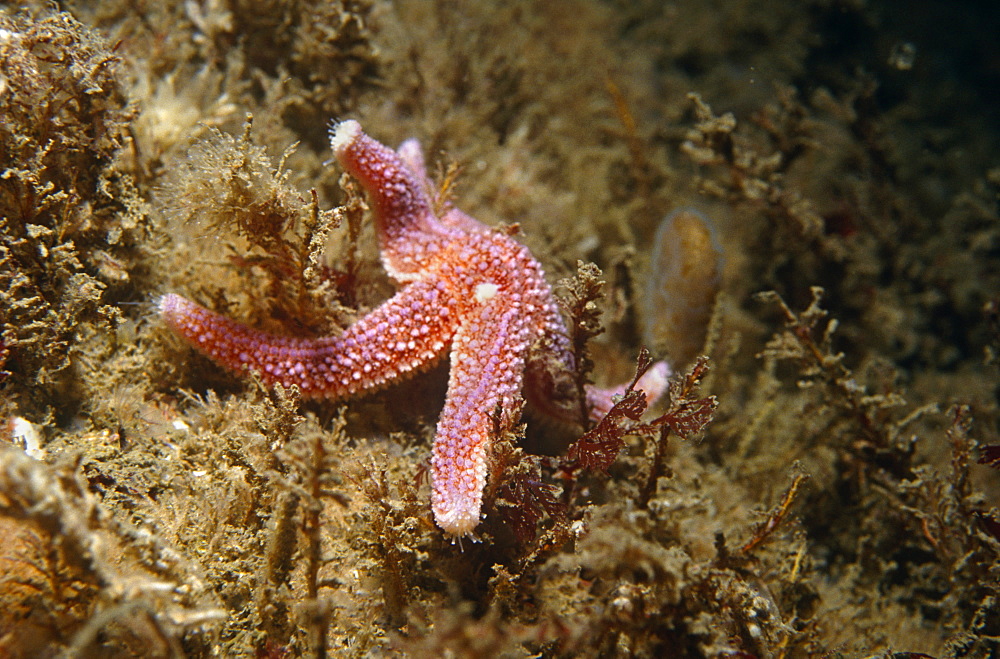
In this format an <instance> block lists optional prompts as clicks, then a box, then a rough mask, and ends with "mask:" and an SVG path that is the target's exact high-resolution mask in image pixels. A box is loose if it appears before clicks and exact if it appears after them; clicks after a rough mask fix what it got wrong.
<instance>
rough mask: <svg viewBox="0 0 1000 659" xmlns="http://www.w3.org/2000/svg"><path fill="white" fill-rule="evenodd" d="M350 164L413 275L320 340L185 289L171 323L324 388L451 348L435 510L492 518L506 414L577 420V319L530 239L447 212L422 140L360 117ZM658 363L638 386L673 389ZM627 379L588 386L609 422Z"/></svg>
mask: <svg viewBox="0 0 1000 659" xmlns="http://www.w3.org/2000/svg"><path fill="white" fill-rule="evenodd" d="M330 141H331V145H332V147H333V151H334V154H335V155H336V156H337V159H338V160H339V161H340V163H341V164H342V165H343V166H344V168H345V169H346V170H347V171H348V172H350V173H351V174H352V175H353V176H354V177H356V178H357V179H358V180H359V181H360V182H361V185H362V186H363V187H364V189H365V190H366V191H367V193H368V196H369V200H370V203H371V207H372V211H373V215H374V218H375V224H376V229H377V233H378V239H379V247H380V250H381V255H382V262H383V265H384V266H385V269H386V271H387V272H388V273H389V275H391V276H392V277H393V278H394V279H396V280H397V281H399V282H400V283H402V284H404V287H403V288H402V289H401V290H400V291H399V292H398V293H396V295H395V296H393V297H392V298H390V299H389V300H387V301H386V302H384V303H383V304H382V305H381V306H379V307H378V308H376V309H375V310H374V311H372V312H371V313H369V314H368V315H366V316H365V317H364V318H362V319H361V320H359V321H358V322H357V323H355V324H354V325H352V326H351V327H349V328H347V329H346V330H345V331H344V332H343V333H342V334H341V335H339V336H329V337H323V338H319V339H301V338H291V337H281V336H275V335H272V334H267V333H264V332H260V331H257V330H254V329H251V328H249V327H246V326H244V325H242V324H239V323H237V322H234V321H232V320H230V319H227V318H225V317H223V316H220V315H219V314H216V313H213V312H211V311H209V310H207V309H205V308H203V307H201V306H199V305H197V304H195V303H193V302H190V301H188V300H187V299H185V298H183V297H180V296H178V295H166V296H164V297H163V298H162V300H161V302H160V311H161V313H162V315H163V318H164V320H165V321H166V322H167V324H168V325H169V326H170V327H171V328H173V330H174V331H176V332H177V333H178V334H180V335H181V336H183V337H184V338H185V339H187V340H188V341H189V342H191V343H192V344H193V345H194V346H195V347H196V348H198V349H199V350H200V351H202V352H203V353H205V354H206V355H208V356H209V357H210V358H212V359H213V360H214V361H216V362H218V363H220V364H222V365H223V366H226V367H228V368H230V369H233V370H243V369H247V370H252V371H257V372H259V373H260V376H261V378H262V379H263V380H264V381H265V382H266V383H268V384H281V385H283V386H285V387H288V386H291V385H295V386H297V387H298V388H299V389H300V390H301V392H302V394H303V395H304V396H307V397H314V398H320V397H325V398H330V399H335V398H344V397H347V396H351V395H354V394H360V393H363V392H370V391H373V390H376V389H379V388H381V387H383V386H384V385H387V384H389V383H391V382H393V381H395V380H399V379H401V378H403V377H406V376H407V375H409V374H410V373H411V372H413V371H416V370H419V369H422V368H426V367H427V366H428V365H430V364H432V363H433V362H435V361H436V360H437V359H439V358H440V357H442V356H444V354H445V351H447V350H449V349H450V360H451V372H450V376H449V383H448V395H447V399H446V401H445V405H444V410H443V411H442V412H441V417H440V420H439V421H438V425H437V435H436V438H435V441H434V451H433V458H432V461H431V467H432V482H433V494H432V502H431V503H432V508H433V511H434V519H435V520H436V522H437V524H438V525H439V526H440V527H441V528H442V529H444V530H445V531H446V532H448V533H450V534H453V535H455V536H466V535H470V534H471V533H472V532H473V530H474V529H475V527H476V526H477V525H478V523H479V519H480V508H481V506H482V493H483V487H484V486H485V483H486V459H487V454H488V451H489V447H490V443H491V442H492V441H493V440H494V439H495V438H494V437H492V436H491V435H492V434H493V428H494V425H495V420H494V418H493V415H494V413H495V411H496V410H498V409H499V410H500V413H501V419H500V420H501V423H503V424H508V423H514V422H515V421H516V419H515V418H512V416H513V415H515V414H517V412H516V410H518V409H519V407H520V406H519V405H517V404H516V403H517V399H518V397H519V396H520V395H521V392H522V389H523V391H524V395H525V396H526V398H527V399H528V401H529V402H531V403H534V404H536V405H537V406H538V407H539V409H542V410H544V411H546V412H547V413H550V414H554V415H556V416H558V417H560V418H563V419H565V420H567V421H574V420H576V419H577V418H578V416H577V410H579V408H580V406H579V401H578V400H577V399H576V396H577V394H576V391H577V390H576V388H575V386H574V381H573V371H574V357H573V353H572V350H571V347H570V342H569V337H568V333H567V330H566V325H565V322H564V321H563V319H562V316H561V315H560V313H559V310H558V307H557V305H556V302H555V298H554V297H553V294H552V290H551V288H550V287H549V285H548V283H547V282H546V281H545V277H544V273H543V272H542V268H541V265H540V264H539V263H538V261H537V260H535V258H534V257H533V256H532V255H531V253H530V252H529V251H528V249H527V248H526V247H525V246H524V245H521V244H520V243H518V242H517V241H515V240H514V239H513V238H511V237H510V236H508V235H507V234H505V233H501V232H498V231H495V230H493V229H490V228H489V227H487V226H485V225H483V224H481V223H479V222H478V221H476V220H475V219H473V218H471V217H469V216H468V215H466V214H464V213H462V212H461V211H459V210H457V209H455V208H450V207H448V208H445V209H444V211H443V213H441V215H440V216H437V215H435V213H434V210H433V208H434V206H433V203H432V199H431V198H430V197H429V195H428V193H427V190H428V189H430V186H429V185H427V175H426V171H425V168H424V163H423V157H422V155H421V152H420V147H419V144H418V143H417V142H416V141H414V140H409V141H407V142H405V143H404V144H403V145H402V146H401V147H400V149H399V151H398V152H397V151H393V150H392V149H390V148H388V147H386V146H384V145H382V144H380V143H379V142H377V141H375V140H374V139H372V138H371V137H369V136H368V135H366V134H365V133H363V132H362V130H361V126H360V125H359V124H358V122H356V121H344V122H342V123H340V124H338V125H336V126H335V127H334V128H333V130H332V131H331V140H330ZM668 375H669V368H668V367H667V365H666V364H665V363H664V362H659V363H657V364H656V365H654V366H653V368H651V369H650V370H649V371H648V372H647V374H646V375H645V376H644V377H643V379H642V380H641V381H640V382H639V383H638V387H639V388H640V389H642V390H644V391H645V392H646V393H647V394H648V395H649V396H650V398H651V399H655V398H657V397H659V395H660V394H661V393H663V391H664V389H665V388H666V382H667V377H668ZM618 391H619V390H617V389H616V390H608V389H598V388H595V387H588V389H587V392H586V394H587V401H586V403H587V406H588V408H589V410H590V413H591V417H592V418H595V419H598V418H600V417H601V416H602V415H603V414H604V413H606V412H607V411H608V409H610V407H611V403H612V395H613V394H615V393H618Z"/></svg>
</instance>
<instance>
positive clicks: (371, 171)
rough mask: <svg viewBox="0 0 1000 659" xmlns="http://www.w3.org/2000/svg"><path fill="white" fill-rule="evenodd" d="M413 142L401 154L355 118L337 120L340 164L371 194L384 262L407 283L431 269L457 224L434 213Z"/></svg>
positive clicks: (336, 150)
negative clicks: (448, 223)
mask: <svg viewBox="0 0 1000 659" xmlns="http://www.w3.org/2000/svg"><path fill="white" fill-rule="evenodd" d="M408 144H409V143H404V148H403V151H402V153H403V155H402V156H401V155H400V153H399V152H396V151H394V150H392V149H390V148H389V147H387V146H385V145H383V144H381V143H379V142H377V141H375V140H373V139H372V138H371V137H369V136H368V135H366V134H365V133H364V132H362V130H361V126H360V125H359V124H358V122H356V121H353V120H348V121H343V122H341V123H339V124H337V125H336V126H334V128H333V130H332V131H331V134H330V145H331V146H332V147H333V152H334V154H335V155H336V156H337V159H338V160H339V161H340V164H341V165H343V167H344V169H346V170H347V171H348V172H350V174H351V175H352V176H354V177H355V178H357V179H358V181H360V182H361V186H362V187H363V188H364V189H365V191H366V192H367V193H368V199H369V201H370V203H371V207H372V213H373V215H374V216H375V227H376V231H377V232H378V237H379V247H380V251H381V254H382V263H383V264H384V265H385V268H386V271H387V272H388V273H389V274H390V275H391V276H392V277H393V278H395V279H397V280H398V281H403V282H407V281H412V280H413V279H414V278H416V277H417V276H419V274H420V273H421V272H424V271H426V270H427V268H428V267H429V265H430V264H431V262H432V261H433V258H434V256H435V255H436V254H437V253H438V252H440V250H441V249H442V248H443V247H444V246H445V245H446V244H447V243H449V242H451V241H453V240H455V238H456V234H455V231H454V229H453V228H449V227H446V226H445V225H443V224H441V222H439V221H438V219H437V218H436V217H434V213H433V211H432V209H431V199H430V196H429V194H428V190H427V186H426V185H425V180H424V178H423V177H424V172H423V158H420V159H419V160H417V159H416V156H415V154H414V153H413V151H414V149H415V145H408ZM411 168H415V169H411Z"/></svg>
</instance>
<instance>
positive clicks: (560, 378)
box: [524, 303, 670, 423]
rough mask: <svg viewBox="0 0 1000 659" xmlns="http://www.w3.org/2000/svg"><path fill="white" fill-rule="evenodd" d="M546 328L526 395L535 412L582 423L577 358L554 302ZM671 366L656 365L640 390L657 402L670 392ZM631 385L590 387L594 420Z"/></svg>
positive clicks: (531, 361) (530, 366)
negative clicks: (668, 384) (574, 377)
mask: <svg viewBox="0 0 1000 659" xmlns="http://www.w3.org/2000/svg"><path fill="white" fill-rule="evenodd" d="M540 317H541V318H542V321H541V324H542V327H543V331H542V336H543V338H544V341H543V343H542V344H541V346H540V347H541V351H540V352H536V353H535V355H534V356H533V358H529V360H528V363H527V367H526V368H527V371H526V374H525V387H524V391H525V396H526V398H527V399H528V402H529V403H530V404H531V407H532V409H533V410H536V411H538V412H541V413H543V414H545V415H546V416H549V417H551V418H554V419H557V420H559V421H562V422H565V423H579V421H580V408H579V403H578V400H579V397H578V395H577V389H576V384H575V383H574V381H573V371H574V370H575V368H576V367H575V363H576V359H575V358H574V357H573V351H572V350H571V348H570V340H569V332H568V330H567V329H566V323H565V321H563V318H562V315H561V314H560V313H559V310H558V308H557V307H556V305H555V304H554V303H552V304H550V305H548V306H546V307H545V308H544V309H543V310H542V312H541V314H540ZM669 378H670V366H669V365H668V364H667V363H666V362H664V361H659V362H656V363H655V364H653V365H652V366H651V367H650V368H649V370H648V371H646V373H644V374H643V376H642V377H641V378H639V381H638V382H636V387H635V388H636V389H639V390H641V391H642V392H644V393H645V394H646V400H647V401H649V402H650V403H653V402H654V401H656V400H657V399H659V397H660V396H662V395H663V393H664V392H665V391H666V390H667V381H668V380H669ZM626 386H628V383H623V384H620V385H618V386H615V387H607V388H604V387H596V386H594V385H587V386H586V388H585V394H586V397H587V411H588V415H589V417H590V420H591V421H600V420H601V419H602V418H603V417H604V415H605V414H607V413H608V412H609V411H610V410H611V407H612V406H613V405H614V396H616V395H620V394H622V393H624V392H625V388H626Z"/></svg>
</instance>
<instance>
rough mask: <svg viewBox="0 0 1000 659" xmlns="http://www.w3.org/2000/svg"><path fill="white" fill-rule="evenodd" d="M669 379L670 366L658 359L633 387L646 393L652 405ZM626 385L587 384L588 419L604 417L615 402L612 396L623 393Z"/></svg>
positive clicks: (664, 390) (647, 400)
mask: <svg viewBox="0 0 1000 659" xmlns="http://www.w3.org/2000/svg"><path fill="white" fill-rule="evenodd" d="M669 380H670V366H669V365H668V364H667V362H665V361H659V362H656V363H654V364H653V365H652V366H650V367H649V370H648V371H646V372H645V373H643V374H642V377H640V378H639V381H638V382H636V383H635V388H636V390H638V391H641V392H643V393H644V394H646V402H647V403H649V404H650V405H652V404H653V403H654V402H656V401H657V400H658V399H659V398H660V396H662V395H663V394H664V392H666V390H667V383H668V381H669ZM627 386H628V383H625V384H620V385H618V386H617V387H608V388H602V387H595V386H593V385H587V407H588V409H589V410H590V420H591V421H600V420H601V419H602V418H604V415H605V414H607V413H608V412H609V411H611V407H612V406H613V405H614V404H615V402H614V396H619V395H621V394H623V393H625V388H626V387H627Z"/></svg>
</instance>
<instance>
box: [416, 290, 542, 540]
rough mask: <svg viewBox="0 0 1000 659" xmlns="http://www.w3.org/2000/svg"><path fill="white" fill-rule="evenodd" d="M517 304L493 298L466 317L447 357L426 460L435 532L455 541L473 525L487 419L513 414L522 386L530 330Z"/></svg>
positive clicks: (488, 438)
mask: <svg viewBox="0 0 1000 659" xmlns="http://www.w3.org/2000/svg"><path fill="white" fill-rule="evenodd" d="M523 314H524V310H523V308H522V307H521V305H519V304H511V303H509V301H505V300H504V299H503V296H502V295H501V296H498V297H497V298H494V300H491V301H490V302H489V303H487V304H485V305H483V307H482V308H481V309H479V310H477V311H475V312H473V313H471V314H469V315H468V316H467V317H466V320H465V321H464V322H463V323H462V326H461V327H460V328H459V330H458V332H457V333H456V334H455V338H454V342H453V343H452V350H451V373H450V379H449V383H448V398H447V400H446V401H445V405H444V410H443V411H442V412H441V418H440V420H439V421H438V426H437V435H436V438H435V440H434V455H433V457H432V459H431V474H432V481H433V491H432V494H431V505H432V508H433V510H434V519H435V520H436V521H437V524H438V526H440V527H441V528H442V529H444V530H445V531H446V532H448V533H450V534H452V535H454V536H465V535H470V534H471V533H472V531H473V529H474V528H475V527H476V526H477V525H478V524H479V517H480V509H481V507H482V499H483V488H484V486H485V485H486V471H487V464H486V461H487V457H488V453H489V448H490V446H491V444H492V442H493V440H494V439H495V438H494V437H492V435H493V420H492V415H493V414H494V412H495V411H496V410H500V413H501V414H502V415H504V416H503V417H502V419H501V424H502V425H506V424H508V423H513V422H514V421H515V420H516V419H514V418H512V416H511V415H512V414H516V412H514V410H517V409H518V407H517V405H516V404H515V402H516V400H517V398H518V396H519V393H520V390H521V384H522V379H523V370H524V355H525V353H526V352H527V347H528V338H527V337H528V328H527V324H526V323H525V322H524V318H523Z"/></svg>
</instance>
